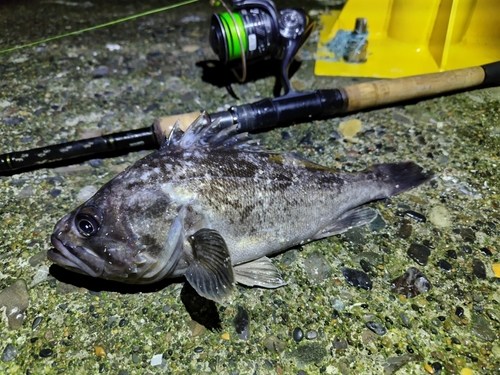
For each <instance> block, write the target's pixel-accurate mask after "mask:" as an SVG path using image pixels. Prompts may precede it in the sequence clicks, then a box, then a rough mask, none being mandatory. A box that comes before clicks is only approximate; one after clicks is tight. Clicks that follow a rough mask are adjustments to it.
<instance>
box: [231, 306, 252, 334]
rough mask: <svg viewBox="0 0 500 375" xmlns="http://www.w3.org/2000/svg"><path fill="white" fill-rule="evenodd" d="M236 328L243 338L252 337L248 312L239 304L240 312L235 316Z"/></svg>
mask: <svg viewBox="0 0 500 375" xmlns="http://www.w3.org/2000/svg"><path fill="white" fill-rule="evenodd" d="M233 323H234V328H235V329H236V333H237V334H238V337H239V338H240V339H241V340H245V341H246V340H248V338H249V337H250V319H249V318H248V313H247V312H246V310H245V309H244V308H243V307H241V306H238V314H237V315H236V318H234V322H233Z"/></svg>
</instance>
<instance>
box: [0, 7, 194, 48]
mask: <svg viewBox="0 0 500 375" xmlns="http://www.w3.org/2000/svg"><path fill="white" fill-rule="evenodd" d="M197 1H198V0H186V1H182V2H180V3H176V4H173V5H169V6H166V7H163V8H158V9H153V10H149V11H147V12H144V13H139V14H134V15H132V16H128V17H125V18H121V19H119V20H114V21H111V22H106V23H103V24H101V25H97V26H92V27H87V28H86V29H82V30H77V31H72V32H70V33H67V34H63V35H58V36H54V37H52V38H47V39H43V40H39V41H37V42H33V43H28V44H23V45H22V46H16V47H12V48H8V49H4V50H3V51H0V54H2V53H5V52H11V51H15V50H17V49H21V48H26V47H31V46H36V45H37V44H41V43H47V42H51V41H53V40H56V39H61V38H66V37H68V36H71V35H76V34H81V33H84V32H87V31H91V30H95V29H100V28H103V27H106V26H111V25H115V24H117V23H120V22H125V21H130V20H133V19H135V18H139V17H143V16H148V15H150V14H153V13H158V12H163V11H164V10H169V9H174V8H179V7H181V6H184V5H188V4H191V3H195V2H197Z"/></svg>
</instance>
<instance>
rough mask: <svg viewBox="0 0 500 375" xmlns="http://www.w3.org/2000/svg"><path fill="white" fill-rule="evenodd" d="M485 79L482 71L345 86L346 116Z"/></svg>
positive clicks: (421, 76) (476, 84)
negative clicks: (349, 113) (350, 113)
mask: <svg viewBox="0 0 500 375" xmlns="http://www.w3.org/2000/svg"><path fill="white" fill-rule="evenodd" d="M484 79H485V71H484V69H483V68H482V67H480V66H476V67H473V68H465V69H459V70H452V71H448V72H440V73H432V74H424V75H419V76H413V77H405V78H398V79H393V80H377V81H373V82H366V83H359V84H356V85H350V86H345V87H344V88H343V90H344V91H345V94H346V97H347V98H348V105H347V112H352V111H357V110H361V109H365V108H370V107H378V106H382V105H387V104H392V103H397V102H401V101H404V100H409V99H416V98H421V97H425V96H432V95H437V94H442V93H445V92H450V91H455V90H460V89H465V88H469V87H474V86H478V85H480V84H481V83H483V81H484Z"/></svg>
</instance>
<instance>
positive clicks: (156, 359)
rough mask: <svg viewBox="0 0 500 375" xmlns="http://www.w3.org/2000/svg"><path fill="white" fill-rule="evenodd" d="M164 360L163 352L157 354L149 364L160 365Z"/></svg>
mask: <svg viewBox="0 0 500 375" xmlns="http://www.w3.org/2000/svg"><path fill="white" fill-rule="evenodd" d="M162 361H163V354H155V355H154V356H153V357H152V358H151V361H150V362H149V364H150V365H151V366H160V365H161V362H162Z"/></svg>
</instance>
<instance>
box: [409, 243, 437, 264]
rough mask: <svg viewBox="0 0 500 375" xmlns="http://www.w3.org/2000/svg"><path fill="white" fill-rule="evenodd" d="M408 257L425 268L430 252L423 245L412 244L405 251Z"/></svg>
mask: <svg viewBox="0 0 500 375" xmlns="http://www.w3.org/2000/svg"><path fill="white" fill-rule="evenodd" d="M407 254H408V256H409V257H410V258H411V259H413V260H414V261H415V262H417V263H418V264H419V265H421V266H425V265H426V264H427V261H428V260H429V256H430V255H431V250H430V249H429V248H428V247H427V246H424V245H420V244H418V243H412V244H411V245H410V247H409V249H408V251H407Z"/></svg>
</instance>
